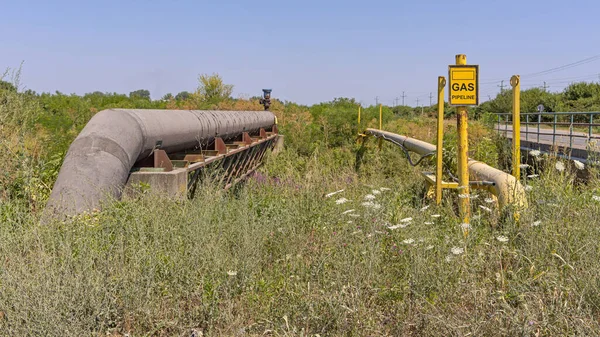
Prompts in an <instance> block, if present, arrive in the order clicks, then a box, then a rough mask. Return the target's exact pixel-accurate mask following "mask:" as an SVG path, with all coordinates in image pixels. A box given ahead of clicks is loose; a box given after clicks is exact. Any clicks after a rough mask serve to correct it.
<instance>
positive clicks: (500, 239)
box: [496, 235, 508, 242]
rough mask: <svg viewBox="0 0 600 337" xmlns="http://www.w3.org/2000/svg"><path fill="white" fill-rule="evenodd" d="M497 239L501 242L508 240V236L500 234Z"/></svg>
mask: <svg viewBox="0 0 600 337" xmlns="http://www.w3.org/2000/svg"><path fill="white" fill-rule="evenodd" d="M496 240H498V241H500V242H508V238H507V237H506V236H504V235H500V236H498V237H496Z"/></svg>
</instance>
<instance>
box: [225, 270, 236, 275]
mask: <svg viewBox="0 0 600 337" xmlns="http://www.w3.org/2000/svg"><path fill="white" fill-rule="evenodd" d="M227 275H229V276H235V275H237V271H235V270H228V271H227Z"/></svg>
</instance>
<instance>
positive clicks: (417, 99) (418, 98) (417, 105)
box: [417, 98, 419, 107]
mask: <svg viewBox="0 0 600 337" xmlns="http://www.w3.org/2000/svg"><path fill="white" fill-rule="evenodd" d="M418 106H419V98H417V107H418Z"/></svg>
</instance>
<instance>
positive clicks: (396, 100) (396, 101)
mask: <svg viewBox="0 0 600 337" xmlns="http://www.w3.org/2000/svg"><path fill="white" fill-rule="evenodd" d="M394 101H395V103H396V104H395V105H394V106H398V101H399V99H398V97H396V98H395V100H394Z"/></svg>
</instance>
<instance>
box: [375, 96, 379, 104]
mask: <svg viewBox="0 0 600 337" xmlns="http://www.w3.org/2000/svg"><path fill="white" fill-rule="evenodd" d="M375 105H379V96H375Z"/></svg>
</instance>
